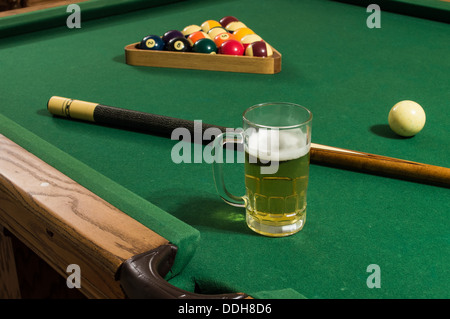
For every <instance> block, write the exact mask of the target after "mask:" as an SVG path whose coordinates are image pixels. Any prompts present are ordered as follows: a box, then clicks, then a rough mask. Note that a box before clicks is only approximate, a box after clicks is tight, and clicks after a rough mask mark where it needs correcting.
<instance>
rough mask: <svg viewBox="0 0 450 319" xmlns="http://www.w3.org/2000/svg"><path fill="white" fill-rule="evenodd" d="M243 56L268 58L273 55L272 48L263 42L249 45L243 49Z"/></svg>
mask: <svg viewBox="0 0 450 319" xmlns="http://www.w3.org/2000/svg"><path fill="white" fill-rule="evenodd" d="M245 55H247V56H258V57H268V56H272V55H273V50H272V47H271V46H270V45H269V44H267V43H266V42H264V41H256V42H253V43H250V44H249V45H248V46H247V48H246V49H245Z"/></svg>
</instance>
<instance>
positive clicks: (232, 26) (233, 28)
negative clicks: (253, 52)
mask: <svg viewBox="0 0 450 319" xmlns="http://www.w3.org/2000/svg"><path fill="white" fill-rule="evenodd" d="M246 27H247V26H246V25H245V24H244V23H242V22H241V21H233V22H230V23H228V24H227V26H226V27H225V29H227V31H228V32H231V33H233V32H234V31H236V30H237V29H240V28H246Z"/></svg>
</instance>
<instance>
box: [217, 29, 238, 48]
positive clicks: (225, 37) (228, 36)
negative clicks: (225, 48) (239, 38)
mask: <svg viewBox="0 0 450 319" xmlns="http://www.w3.org/2000/svg"><path fill="white" fill-rule="evenodd" d="M228 40H236V39H235V38H234V35H233V34H231V33H228V32H227V33H221V34H219V35H216V36H215V37H214V42H215V43H216V45H217V47H218V48H219V47H220V46H221V45H222V43H224V42H225V41H228Z"/></svg>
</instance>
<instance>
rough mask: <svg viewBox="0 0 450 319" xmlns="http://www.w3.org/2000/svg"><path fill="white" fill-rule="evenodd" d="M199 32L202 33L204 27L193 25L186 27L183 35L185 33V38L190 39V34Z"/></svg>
mask: <svg viewBox="0 0 450 319" xmlns="http://www.w3.org/2000/svg"><path fill="white" fill-rule="evenodd" d="M197 31H202V27H201V26H199V25H196V24H191V25H188V26H187V27H185V28H184V29H183V30H182V31H181V33H183V35H184V36H185V37H188V36H189V35H190V34H192V33H194V32H197Z"/></svg>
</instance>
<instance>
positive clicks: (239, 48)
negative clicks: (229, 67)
mask: <svg viewBox="0 0 450 319" xmlns="http://www.w3.org/2000/svg"><path fill="white" fill-rule="evenodd" d="M219 53H220V54H227V55H244V46H243V45H242V43H241V42H239V41H238V40H227V41H225V42H224V43H222V44H221V45H220V47H219Z"/></svg>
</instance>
